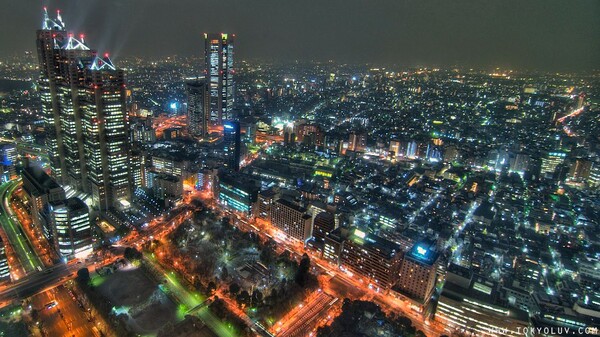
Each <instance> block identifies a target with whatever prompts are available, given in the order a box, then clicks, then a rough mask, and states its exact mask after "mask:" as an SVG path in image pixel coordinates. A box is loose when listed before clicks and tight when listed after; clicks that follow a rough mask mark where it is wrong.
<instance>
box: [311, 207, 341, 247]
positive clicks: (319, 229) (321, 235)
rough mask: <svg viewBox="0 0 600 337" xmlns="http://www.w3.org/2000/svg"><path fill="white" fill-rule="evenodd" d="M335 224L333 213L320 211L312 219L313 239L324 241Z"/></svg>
mask: <svg viewBox="0 0 600 337" xmlns="http://www.w3.org/2000/svg"><path fill="white" fill-rule="evenodd" d="M335 228H336V226H335V215H334V214H333V213H331V212H320V213H319V214H317V215H316V216H315V217H314V220H313V236H314V238H315V240H318V241H320V242H324V241H325V237H326V236H327V234H328V233H330V232H331V231H333V230H334V229H335Z"/></svg>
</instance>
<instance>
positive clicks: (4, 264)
mask: <svg viewBox="0 0 600 337" xmlns="http://www.w3.org/2000/svg"><path fill="white" fill-rule="evenodd" d="M9 277H10V269H9V268H8V258H7V257H6V247H4V242H3V241H2V237H0V281H3V280H5V279H7V278H9Z"/></svg>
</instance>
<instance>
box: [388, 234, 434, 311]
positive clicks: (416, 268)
mask: <svg viewBox="0 0 600 337" xmlns="http://www.w3.org/2000/svg"><path fill="white" fill-rule="evenodd" d="M438 257H439V254H438V253H437V252H436V251H435V247H434V246H433V244H431V243H424V242H420V243H417V244H415V245H414V246H413V247H412V249H411V250H410V251H409V252H408V253H406V255H405V256H404V259H403V260H402V264H401V266H400V273H399V277H400V279H399V282H398V289H399V290H400V292H402V293H404V294H406V295H407V296H409V297H410V298H413V299H415V300H418V301H419V302H421V303H426V302H428V301H429V298H430V297H431V295H432V293H433V290H434V287H435V281H436V270H437V259H438Z"/></svg>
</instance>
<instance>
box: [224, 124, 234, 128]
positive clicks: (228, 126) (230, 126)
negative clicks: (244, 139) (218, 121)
mask: <svg viewBox="0 0 600 337" xmlns="http://www.w3.org/2000/svg"><path fill="white" fill-rule="evenodd" d="M223 126H224V127H225V129H233V126H232V125H230V124H225V125H223Z"/></svg>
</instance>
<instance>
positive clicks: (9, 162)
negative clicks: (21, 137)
mask: <svg viewBox="0 0 600 337" xmlns="http://www.w3.org/2000/svg"><path fill="white" fill-rule="evenodd" d="M0 156H2V158H0V159H1V160H2V162H0V166H1V168H2V170H1V171H0V174H1V175H2V177H1V179H0V180H2V181H5V182H6V181H9V180H13V179H16V178H17V171H16V165H17V147H16V146H15V144H10V143H2V144H0Z"/></svg>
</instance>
